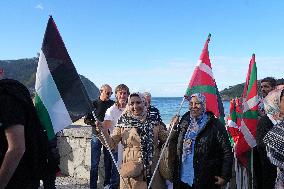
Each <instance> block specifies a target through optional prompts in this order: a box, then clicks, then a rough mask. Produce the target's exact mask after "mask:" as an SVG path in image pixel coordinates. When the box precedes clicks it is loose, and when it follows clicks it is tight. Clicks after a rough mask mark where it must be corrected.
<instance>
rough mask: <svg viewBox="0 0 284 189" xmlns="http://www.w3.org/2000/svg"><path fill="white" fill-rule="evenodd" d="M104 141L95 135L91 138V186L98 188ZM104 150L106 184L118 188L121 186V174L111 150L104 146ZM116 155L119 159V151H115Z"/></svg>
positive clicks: (92, 188)
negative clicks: (113, 159)
mask: <svg viewBox="0 0 284 189" xmlns="http://www.w3.org/2000/svg"><path fill="white" fill-rule="evenodd" d="M101 148H102V143H101V142H100V141H99V139H98V138H97V137H95V136H93V137H92V140H91V171H90V188H91V189H97V181H98V167H99V163H100V157H101ZM103 152H104V168H105V179H104V186H106V185H110V188H111V189H117V188H118V186H119V174H118V172H117V170H116V167H115V165H114V163H113V162H112V159H111V156H110V154H109V151H108V150H107V149H106V148H105V147H103ZM114 157H115V159H116V160H117V152H116V153H114Z"/></svg>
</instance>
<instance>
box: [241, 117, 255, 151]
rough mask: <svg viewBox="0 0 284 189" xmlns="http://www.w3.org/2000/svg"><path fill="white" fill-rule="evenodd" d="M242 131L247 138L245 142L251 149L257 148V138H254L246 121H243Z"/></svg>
mask: <svg viewBox="0 0 284 189" xmlns="http://www.w3.org/2000/svg"><path fill="white" fill-rule="evenodd" d="M240 131H241V132H242V133H243V135H244V137H245V140H246V142H247V143H248V145H249V146H250V147H251V148H253V147H255V146H256V141H255V138H254V137H253V135H252V134H251V132H250V130H249V129H248V127H247V126H246V124H245V122H244V120H242V121H241V127H240Z"/></svg>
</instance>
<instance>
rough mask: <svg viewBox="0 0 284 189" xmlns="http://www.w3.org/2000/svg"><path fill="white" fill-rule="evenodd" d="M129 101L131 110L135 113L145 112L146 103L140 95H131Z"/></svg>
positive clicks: (136, 114)
mask: <svg viewBox="0 0 284 189" xmlns="http://www.w3.org/2000/svg"><path fill="white" fill-rule="evenodd" d="M128 103H129V110H130V111H131V113H132V114H133V115H135V116H139V115H141V114H142V113H143V109H144V106H145V104H144V103H143V102H142V100H141V99H140V98H139V97H138V96H136V95H135V96H132V97H130V101H129V102H128Z"/></svg>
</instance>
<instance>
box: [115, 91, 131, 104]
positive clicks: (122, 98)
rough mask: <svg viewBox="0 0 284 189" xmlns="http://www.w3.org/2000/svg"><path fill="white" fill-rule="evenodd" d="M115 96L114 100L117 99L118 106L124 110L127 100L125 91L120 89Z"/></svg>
mask: <svg viewBox="0 0 284 189" xmlns="http://www.w3.org/2000/svg"><path fill="white" fill-rule="evenodd" d="M115 96H116V99H117V101H118V103H119V105H120V106H121V107H122V108H124V107H125V106H126V103H127V98H128V93H127V90H124V89H121V90H119V91H117V93H116V94H115Z"/></svg>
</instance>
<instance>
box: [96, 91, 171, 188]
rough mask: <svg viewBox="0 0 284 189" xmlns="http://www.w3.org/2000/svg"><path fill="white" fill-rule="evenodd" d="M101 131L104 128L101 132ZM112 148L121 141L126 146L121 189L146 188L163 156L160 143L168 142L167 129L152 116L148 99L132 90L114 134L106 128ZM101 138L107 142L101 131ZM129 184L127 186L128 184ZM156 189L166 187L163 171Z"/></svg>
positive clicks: (124, 148) (156, 179)
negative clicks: (159, 146) (109, 132)
mask: <svg viewBox="0 0 284 189" xmlns="http://www.w3.org/2000/svg"><path fill="white" fill-rule="evenodd" d="M99 132H100V131H99ZM102 132H103V134H104V135H105V136H106V140H107V142H108V144H109V146H110V148H111V149H114V148H115V147H116V146H117V144H118V143H119V142H121V143H122V145H123V160H122V165H121V168H120V174H121V176H122V177H123V180H122V179H120V188H121V189H125V188H128V189H140V188H141V189H146V188H147V179H148V181H149V179H150V178H151V176H152V173H153V171H154V170H153V169H154V168H155V166H156V163H157V160H158V158H159V154H160V150H159V149H158V148H157V147H158V142H159V141H162V142H165V141H166V139H167V135H168V133H167V131H166V130H164V128H163V126H162V125H160V123H159V120H155V119H152V116H150V115H149V114H148V113H147V107H146V102H145V98H144V97H143V96H142V94H140V93H132V94H130V96H129V98H128V104H127V106H126V109H125V111H124V112H123V113H122V115H121V117H120V118H119V120H118V122H117V124H116V126H115V128H114V131H113V133H112V134H111V135H109V134H108V132H107V131H106V130H102ZM98 138H99V139H100V140H101V141H102V143H103V144H104V145H105V142H104V139H103V137H102V135H101V133H99V134H98ZM125 184H126V185H127V186H125ZM151 188H152V189H164V188H166V185H165V181H164V180H163V179H162V177H161V176H160V174H159V172H157V173H156V174H155V177H154V181H153V184H152V186H151Z"/></svg>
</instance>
